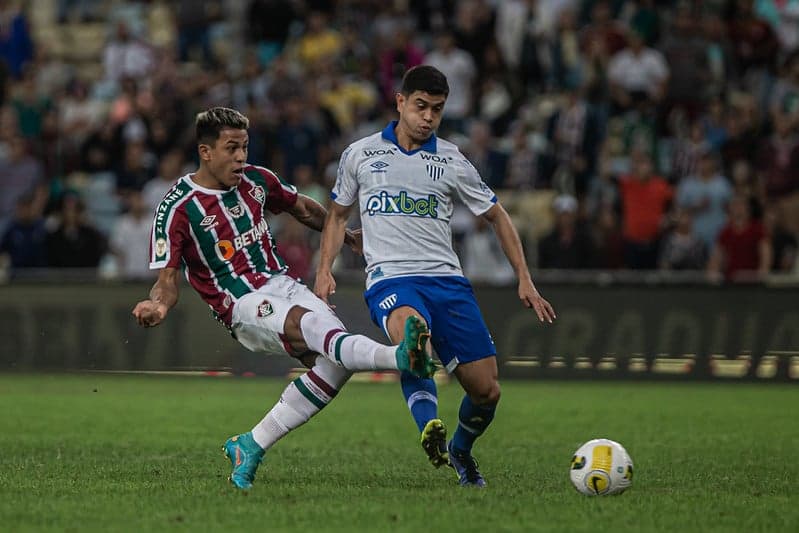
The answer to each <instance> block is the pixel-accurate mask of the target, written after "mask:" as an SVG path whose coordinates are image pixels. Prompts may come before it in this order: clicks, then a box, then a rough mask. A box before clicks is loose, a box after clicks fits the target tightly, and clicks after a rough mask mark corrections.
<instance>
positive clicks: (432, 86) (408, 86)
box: [400, 65, 449, 96]
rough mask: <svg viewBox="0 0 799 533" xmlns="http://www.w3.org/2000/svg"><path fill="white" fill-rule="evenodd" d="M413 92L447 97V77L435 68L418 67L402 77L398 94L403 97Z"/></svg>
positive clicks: (428, 66) (427, 66)
mask: <svg viewBox="0 0 799 533" xmlns="http://www.w3.org/2000/svg"><path fill="white" fill-rule="evenodd" d="M414 91H422V92H426V93H428V94H432V95H439V94H443V95H444V96H447V95H449V84H448V83H447V77H446V76H444V74H443V73H442V72H441V71H440V70H438V69H437V68H436V67H432V66H430V65H419V66H418V67H413V68H412V69H410V70H408V72H406V73H405V75H404V76H403V77H402V88H401V89H400V92H401V93H402V94H404V95H405V96H408V95H410V94H412V93H413V92H414Z"/></svg>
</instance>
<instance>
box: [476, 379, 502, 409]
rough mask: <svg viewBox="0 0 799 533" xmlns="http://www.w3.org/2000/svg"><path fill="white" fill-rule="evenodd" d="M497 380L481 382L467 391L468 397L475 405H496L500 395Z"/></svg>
mask: <svg viewBox="0 0 799 533" xmlns="http://www.w3.org/2000/svg"><path fill="white" fill-rule="evenodd" d="M501 395H502V394H501V390H500V387H499V382H498V381H497V380H491V381H488V382H486V383H481V384H479V385H478V386H477V387H474V389H473V390H471V391H469V397H470V398H471V399H472V402H474V403H475V404H477V405H496V404H497V403H499V398H500V396H501Z"/></svg>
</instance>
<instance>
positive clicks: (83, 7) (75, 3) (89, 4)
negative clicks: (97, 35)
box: [56, 0, 100, 24]
mask: <svg viewBox="0 0 799 533" xmlns="http://www.w3.org/2000/svg"><path fill="white" fill-rule="evenodd" d="M99 6H100V0H58V4H57V8H56V16H57V17H58V22H59V24H64V23H65V22H67V21H68V20H69V19H70V18H71V17H72V16H73V15H75V16H77V18H78V20H80V21H81V22H92V21H95V20H99V18H100V11H99Z"/></svg>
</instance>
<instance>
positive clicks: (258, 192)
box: [250, 185, 266, 205]
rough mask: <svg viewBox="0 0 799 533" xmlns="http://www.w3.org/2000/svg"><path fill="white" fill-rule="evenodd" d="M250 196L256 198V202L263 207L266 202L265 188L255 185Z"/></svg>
mask: <svg viewBox="0 0 799 533" xmlns="http://www.w3.org/2000/svg"><path fill="white" fill-rule="evenodd" d="M250 196H252V197H253V198H255V201H256V202H258V203H259V204H261V205H263V203H264V200H266V192H264V188H263V187H261V186H260V185H255V186H254V187H253V188H252V189H250Z"/></svg>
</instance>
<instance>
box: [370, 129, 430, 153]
mask: <svg viewBox="0 0 799 533" xmlns="http://www.w3.org/2000/svg"><path fill="white" fill-rule="evenodd" d="M397 122H398V121H397V120H392V121H391V122H389V123H388V126H386V127H385V128H383V133H382V136H383V138H384V139H385V140H387V141H389V142H392V143H394V146H396V147H397V148H399V149H400V151H401V152H402V153H403V154H405V155H413V154H415V153H416V152H419V151H421V150H424V151H425V152H430V153H431V154H435V153H436V152H437V150H438V141H436V134H435V133H433V134H432V135H430V138H429V139H427V140H426V141H425V143H424V144H423V145H422V146H420V147H419V148H417V149H416V150H411V151H410V152H409V151H407V150H406V149H405V148H403V147H402V146H400V145H399V141H397V134H396V133H395V132H394V128H396V127H397Z"/></svg>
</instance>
